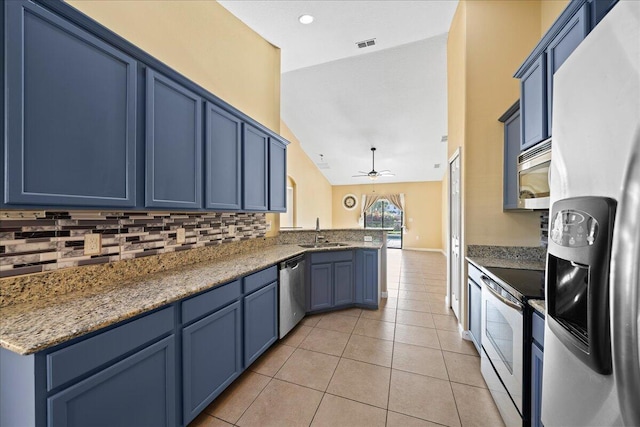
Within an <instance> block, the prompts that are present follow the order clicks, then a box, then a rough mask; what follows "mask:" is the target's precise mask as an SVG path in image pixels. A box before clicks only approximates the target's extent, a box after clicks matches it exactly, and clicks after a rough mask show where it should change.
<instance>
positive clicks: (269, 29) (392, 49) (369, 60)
mask: <svg viewBox="0 0 640 427" xmlns="http://www.w3.org/2000/svg"><path fill="white" fill-rule="evenodd" d="M219 3H221V4H222V6H224V7H225V8H227V9H228V10H229V11H230V12H231V13H233V14H234V15H236V16H237V17H238V18H239V19H240V20H242V21H243V22H245V23H246V24H247V25H248V26H249V27H251V28H252V29H254V30H255V31H256V32H257V33H258V34H260V35H261V36H262V37H264V38H265V39H266V40H268V41H269V42H271V43H272V44H274V45H276V46H278V47H280V49H281V57H282V72H283V74H282V80H281V116H282V119H283V121H284V122H285V123H286V124H287V126H289V128H290V129H291V131H292V132H293V134H294V135H295V136H296V137H297V138H298V140H299V141H300V143H301V145H302V148H303V149H304V150H305V152H306V153H307V154H308V155H309V157H310V158H311V159H312V160H313V161H314V162H316V163H319V162H320V154H323V155H324V161H325V162H326V163H328V164H329V169H321V171H322V172H323V173H324V175H325V176H326V177H327V179H328V180H329V182H331V184H333V185H341V184H357V183H367V182H369V180H368V179H367V178H352V175H354V174H357V173H358V171H369V170H371V152H370V148H371V147H372V146H375V147H376V148H377V151H376V170H382V169H390V170H391V171H392V172H393V173H395V176H394V177H384V178H379V180H378V182H381V183H382V182H411V181H433V180H441V179H442V177H443V173H444V170H445V169H446V168H445V166H446V161H447V159H446V155H447V149H446V143H443V142H441V139H442V136H444V135H446V133H447V101H446V94H447V87H446V86H447V84H446V32H447V31H448V30H449V26H450V24H451V19H452V18H453V14H454V12H455V9H456V7H457V1H456V0H447V1H442V0H436V1H431V0H421V1H399V0H398V1H396V0H385V1H369V0H356V1H331V0H324V1H274V0H261V1H255V0H219ZM302 14H311V15H313V16H314V17H315V20H314V22H313V23H312V24H310V25H302V24H300V23H299V22H298V17H299V16H300V15H302ZM372 38H375V39H376V45H375V46H371V47H367V48H364V49H359V48H357V46H356V42H358V41H362V40H367V39H372ZM436 163H439V164H440V165H441V166H440V168H439V169H435V168H434V164H436Z"/></svg>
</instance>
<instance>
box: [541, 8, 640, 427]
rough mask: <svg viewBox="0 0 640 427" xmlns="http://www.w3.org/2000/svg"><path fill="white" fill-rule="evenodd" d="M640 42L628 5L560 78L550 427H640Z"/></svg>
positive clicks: (547, 401) (546, 404)
mask: <svg viewBox="0 0 640 427" xmlns="http://www.w3.org/2000/svg"><path fill="white" fill-rule="evenodd" d="M638 40H640V2H636V1H620V2H618V4H617V5H616V6H615V7H614V8H613V9H611V11H610V12H609V13H608V14H607V16H605V17H604V19H603V20H602V21H601V22H600V23H599V24H598V26H597V27H595V28H594V29H593V31H591V33H590V34H589V35H588V36H587V38H586V39H585V40H584V41H583V42H582V43H581V44H580V45H579V46H578V47H577V48H576V50H575V51H574V52H573V53H572V54H571V56H570V57H569V58H568V59H567V61H566V62H565V63H564V64H563V65H562V67H561V68H560V69H559V70H558V71H557V72H556V74H555V75H554V97H553V132H554V135H553V139H554V141H553V163H552V165H551V202H552V203H553V206H554V212H555V213H556V214H558V213H560V216H556V217H555V218H554V217H553V216H552V217H551V218H550V231H551V235H550V238H549V255H548V256H549V267H548V273H547V274H548V282H547V297H548V298H547V300H548V301H549V302H550V303H551V301H554V303H553V305H555V306H552V305H550V307H549V308H550V315H549V316H547V322H546V324H545V343H544V370H543V381H542V422H543V423H544V425H545V426H547V427H552V426H558V425H562V426H571V425H574V426H577V425H579V426H590V425H597V426H612V425H627V426H632V425H633V426H638V425H640V405H639V404H638V399H640V397H639V396H640V356H639V353H640V339H639V335H638V334H639V332H638V329H639V328H640V324H639V323H640V315H639V311H638V309H639V306H640V300H639V298H640V273H639V266H640V120H639V117H640V43H638ZM567 199H568V200H567ZM562 200H564V202H562ZM588 200H591V201H595V200H600V205H601V207H600V208H595V209H594V207H593V206H591V205H590V204H589V203H587V201H588ZM612 200H615V201H617V206H616V209H615V214H614V213H613V212H610V214H609V216H612V217H613V221H612V222H611V219H610V218H606V217H607V215H603V212H604V211H606V210H609V211H611V209H610V208H606V209H605V206H611V202H612ZM573 211H575V213H576V217H575V218H573V217H572V212H573ZM565 213H566V214H565ZM577 214H579V215H577ZM552 215H553V214H552ZM583 218H584V219H583ZM556 221H557V222H556ZM610 224H613V229H611V227H610ZM594 225H595V226H596V227H595V228H593V227H594ZM579 227H582V230H580V229H579ZM592 230H593V231H592ZM578 234H582V236H581V237H582V238H581V239H580V240H579V239H578ZM554 236H555V239H554ZM572 238H573V243H572V240H571V239H572ZM578 242H580V244H578ZM585 242H586V243H585ZM598 246H601V248H598ZM609 248H610V251H611V252H610V253H611V255H610V261H609V256H608V250H609ZM607 271H608V272H607ZM607 285H608V288H609V289H608V290H607V289H606V287H607ZM594 298H595V299H594ZM607 300H608V301H607ZM605 323H606V325H605ZM607 335H609V337H607Z"/></svg>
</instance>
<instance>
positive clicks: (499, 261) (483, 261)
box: [467, 257, 545, 270]
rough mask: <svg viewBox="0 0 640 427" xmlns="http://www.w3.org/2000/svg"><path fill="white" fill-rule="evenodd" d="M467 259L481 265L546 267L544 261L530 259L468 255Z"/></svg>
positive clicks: (528, 267) (529, 268) (541, 268)
mask: <svg viewBox="0 0 640 427" xmlns="http://www.w3.org/2000/svg"><path fill="white" fill-rule="evenodd" d="M467 260H469V261H471V262H473V263H474V264H477V265H478V266H481V267H500V268H522V269H525V270H544V269H545V264H544V262H542V261H536V260H530V259H511V258H480V257H467Z"/></svg>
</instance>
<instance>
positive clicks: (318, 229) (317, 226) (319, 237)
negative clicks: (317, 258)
mask: <svg viewBox="0 0 640 427" xmlns="http://www.w3.org/2000/svg"><path fill="white" fill-rule="evenodd" d="M320 239H324V236H321V235H320V218H316V240H315V244H316V245H317V244H318V241H319V240H320Z"/></svg>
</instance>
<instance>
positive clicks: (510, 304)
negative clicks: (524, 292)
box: [481, 276, 522, 313]
mask: <svg viewBox="0 0 640 427" xmlns="http://www.w3.org/2000/svg"><path fill="white" fill-rule="evenodd" d="M481 279H482V281H483V282H484V284H485V285H486V286H485V289H487V290H488V291H489V292H491V294H493V296H494V297H496V298H498V299H499V300H500V302H501V303H503V304H504V305H506V306H508V307H511V308H513V309H514V310H517V311H518V312H519V313H521V312H522V304H519V303H515V302H513V301H511V300H508V299H506V298H505V297H503V296H502V295H500V294H499V293H497V292H496V291H495V290H494V289H493V288H492V287H491V285H490V283H491V282H490V281H491V279H489V278H488V277H487V276H482V277H481Z"/></svg>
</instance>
